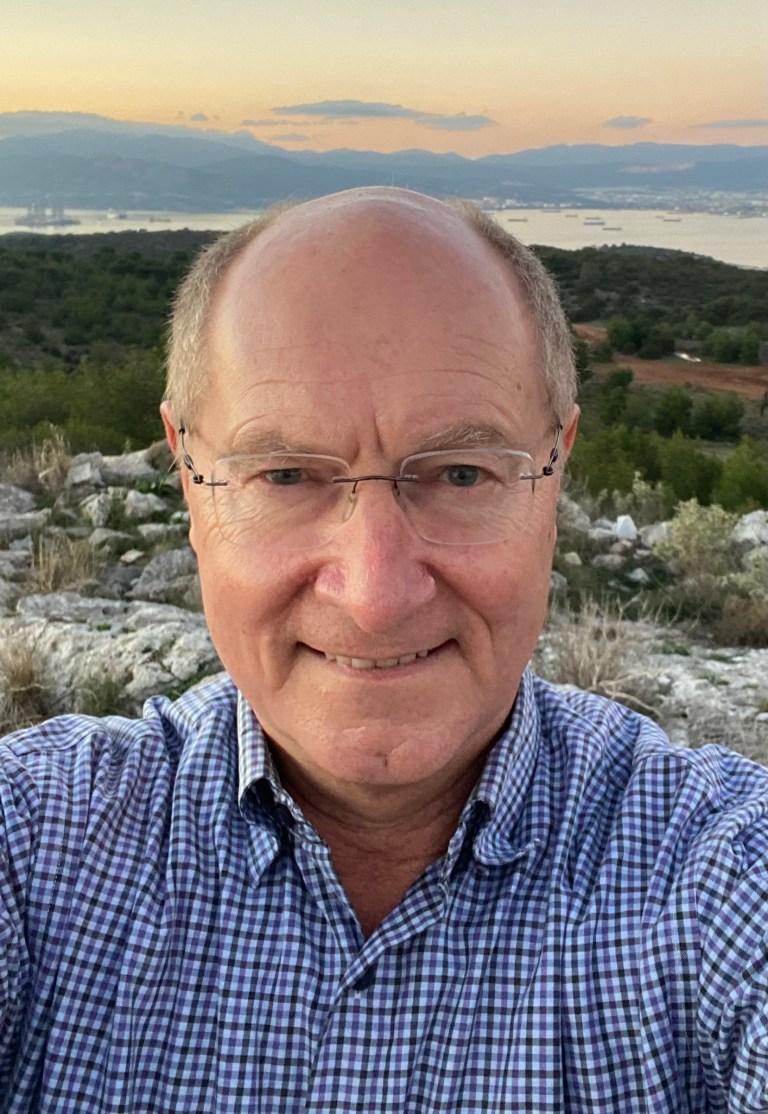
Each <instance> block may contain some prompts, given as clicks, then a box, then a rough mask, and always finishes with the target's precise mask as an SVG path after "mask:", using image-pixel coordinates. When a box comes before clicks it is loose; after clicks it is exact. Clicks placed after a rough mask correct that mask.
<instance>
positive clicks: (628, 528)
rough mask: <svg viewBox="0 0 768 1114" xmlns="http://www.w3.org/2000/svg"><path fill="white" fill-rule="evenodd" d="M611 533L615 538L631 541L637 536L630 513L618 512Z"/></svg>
mask: <svg viewBox="0 0 768 1114" xmlns="http://www.w3.org/2000/svg"><path fill="white" fill-rule="evenodd" d="M613 533H614V536H615V537H617V538H623V539H624V540H625V541H629V542H633V541H634V540H635V538H636V537H637V527H636V526H635V523H634V521H633V519H632V515H631V514H620V515H619V517H618V518H617V519H616V521H615V522H614V524H613Z"/></svg>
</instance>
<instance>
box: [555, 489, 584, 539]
mask: <svg viewBox="0 0 768 1114" xmlns="http://www.w3.org/2000/svg"><path fill="white" fill-rule="evenodd" d="M557 520H558V524H559V527H560V529H561V530H563V531H568V530H571V531H573V532H575V533H578V534H586V532H587V530H589V515H588V514H586V512H585V511H583V510H582V509H581V507H580V506H579V504H578V503H575V502H574V501H573V499H571V498H569V496H567V495H566V494H565V492H562V491H561V492H560V495H559V497H558V500H557Z"/></svg>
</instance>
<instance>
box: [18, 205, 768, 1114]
mask: <svg viewBox="0 0 768 1114" xmlns="http://www.w3.org/2000/svg"><path fill="white" fill-rule="evenodd" d="M169 368H170V371H169V388H168V398H167V400H166V402H165V403H164V405H163V418H164V421H165V425H166V430H167V434H168V440H169V442H170V444H171V447H172V449H173V450H174V452H175V453H176V455H177V458H178V459H179V462H180V465H181V467H182V475H183V479H184V490H185V493H186V496H187V500H188V504H189V511H190V521H191V530H190V538H191V542H192V545H193V547H194V549H195V551H196V553H197V556H198V561H199V567H200V577H201V583H202V590H203V598H204V604H205V611H206V617H207V620H208V623H209V626H210V630H211V634H212V637H213V640H214V643H215V645H216V647H217V650H218V652H219V654H220V656H221V659H222V662H223V663H224V666H225V668H226V670H227V673H228V679H227V680H225V681H220V682H213V683H210V684H208V685H205V686H203V687H202V688H200V689H198V690H196V691H194V692H191V693H189V694H187V695H186V696H185V697H182V699H181V700H179V701H177V702H176V703H174V704H171V703H169V702H168V701H167V700H165V699H158V700H156V701H150V702H149V704H148V706H147V709H146V711H145V717H144V719H143V720H142V721H139V722H132V721H126V720H121V719H117V718H108V719H106V720H103V721H97V720H89V719H87V718H84V717H67V718H64V719H60V720H56V721H52V722H51V723H50V724H47V725H45V726H43V727H41V728H38V729H34V730H31V731H29V732H24V733H19V734H17V735H16V736H12V737H11V738H10V739H9V740H7V742H6V744H5V748H4V755H3V775H2V784H1V785H0V801H1V802H2V806H3V810H4V819H5V833H6V836H5V840H6V843H5V849H4V856H3V858H4V863H5V870H4V873H3V883H2V903H3V904H2V921H1V922H0V924H1V926H2V942H3V950H4V966H3V971H4V981H3V983H2V1006H3V1019H4V1020H3V1028H2V1030H1V1032H2V1048H3V1059H2V1072H3V1075H2V1079H3V1092H2V1093H3V1094H4V1095H5V1106H4V1107H3V1109H4V1110H8V1111H30V1110H35V1111H37V1110H46V1111H47V1110H57V1111H58V1110H76V1111H78V1112H82V1111H99V1112H102V1111H125V1112H128V1111H130V1112H131V1114H139V1112H145V1111H163V1112H165V1111H214V1110H216V1111H238V1112H240V1111H242V1110H243V1109H250V1110H257V1111H265V1112H272V1111H274V1112H278V1111H279V1112H281V1114H282V1112H294V1111H296V1112H298V1111H313V1112H320V1111H323V1112H346V1111H366V1112H382V1114H383V1112H384V1111H391V1112H401V1111H402V1112H406V1111H407V1112H413V1114H416V1112H419V1114H426V1112H432V1111H451V1112H456V1111H471V1112H473V1114H474V1112H482V1111H493V1112H499V1111H515V1112H518V1111H519V1112H523V1111H525V1112H530V1111H536V1112H537V1114H538V1112H561V1111H572V1112H573V1111H579V1112H584V1114H586V1112H590V1114H595V1112H601V1111H605V1112H607V1111H612V1112H621V1114H627V1112H634V1111H637V1112H640V1111H643V1112H647V1111H669V1112H671V1111H682V1110H688V1111H697V1112H698V1111H726V1110H727V1111H730V1112H736V1111H743V1112H746V1111H756V1110H765V1109H768V965H766V939H767V935H766V933H767V930H768V870H767V869H766V865H767V864H766V851H767V849H768V818H767V817H766V811H767V810H768V771H765V770H763V769H761V768H759V767H757V766H754V765H752V764H750V763H748V762H747V761H746V760H743V759H741V758H739V757H737V756H736V755H733V754H731V753H730V752H728V751H725V750H723V749H720V748H704V749H703V750H702V751H699V752H692V751H686V750H680V749H677V748H674V747H672V746H671V745H670V744H669V743H668V742H667V740H666V739H665V738H664V736H663V735H662V734H661V733H660V732H659V730H658V729H657V728H656V727H655V725H654V724H652V723H651V722H650V721H648V720H645V719H643V718H642V717H639V716H637V715H635V714H634V713H632V712H630V711H628V710H627V709H625V708H623V707H621V706H620V705H616V704H611V703H609V702H606V701H603V700H600V699H598V698H596V697H590V696H586V695H583V694H582V695H575V696H574V695H571V696H561V695H559V694H557V693H556V692H555V691H554V690H553V689H551V688H550V687H549V686H547V685H546V684H544V683H543V682H541V681H539V680H537V679H535V678H534V677H532V675H531V674H529V673H528V672H526V664H527V662H528V660H529V657H530V655H531V652H532V650H533V647H534V645H535V642H536V640H537V637H538V635H539V632H540V629H541V626H542V623H543V620H544V614H545V609H546V603H547V592H548V584H549V574H550V566H551V559H552V550H553V545H554V539H555V507H556V500H557V493H558V486H559V476H558V470H559V467H560V465H561V463H562V461H563V460H564V459H565V457H566V456H567V454H568V451H569V450H570V447H571V445H572V443H573V438H574V436H575V432H576V421H577V409H576V407H575V403H574V381H573V368H572V363H571V360H570V356H569V345H568V332H567V326H566V323H565V321H564V319H563V316H562V313H561V312H560V310H559V308H558V306H557V301H556V297H555V295H554V293H553V289H552V287H551V284H550V283H549V281H548V280H547V278H546V276H545V275H544V273H543V271H542V270H541V268H540V267H539V266H538V264H537V263H536V261H535V259H534V258H533V257H532V256H530V255H529V253H527V252H526V251H525V250H524V249H522V248H521V247H520V245H518V244H517V243H516V241H514V240H512V239H511V238H509V237H506V236H505V235H504V234H502V233H501V232H499V231H498V230H497V229H496V228H495V226H494V225H493V224H492V223H491V222H490V221H486V220H485V219H484V218H483V217H482V216H481V215H479V214H477V213H474V212H473V211H470V210H461V209H457V208H454V207H449V206H446V205H443V204H441V203H439V202H437V201H434V200H431V199H428V198H425V197H421V196H419V195H416V194H412V193H408V192H405V191H398V190H384V189H374V190H361V191H354V192H351V193H345V194H339V195H336V196H333V197H328V198H323V199H322V200H319V201H314V202H310V203H308V204H306V205H301V206H298V207H295V208H293V209H289V210H284V211H281V212H279V213H278V214H277V215H275V216H273V217H272V218H271V219H269V220H267V221H265V222H263V223H262V224H257V225H255V226H250V227H248V228H247V229H245V230H243V231H241V232H239V233H235V234H233V235H232V236H231V237H228V238H227V237H225V238H224V239H222V240H221V241H219V242H218V243H217V244H216V245H215V246H214V247H213V248H212V249H211V250H210V252H209V253H208V254H207V255H206V256H204V257H203V258H202V259H201V260H200V261H199V262H198V263H197V264H196V267H195V269H194V270H193V272H192V274H191V276H190V277H189V279H188V280H187V282H186V284H185V286H184V288H183V290H182V292H181V294H180V296H179V300H178V305H177V310H176V316H175V324H174V340H173V345H172V351H171V358H170V365H169Z"/></svg>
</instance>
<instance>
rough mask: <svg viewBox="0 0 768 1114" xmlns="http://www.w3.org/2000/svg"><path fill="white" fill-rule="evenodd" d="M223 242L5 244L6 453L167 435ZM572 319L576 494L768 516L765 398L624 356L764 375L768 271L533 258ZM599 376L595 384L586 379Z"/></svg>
mask: <svg viewBox="0 0 768 1114" xmlns="http://www.w3.org/2000/svg"><path fill="white" fill-rule="evenodd" d="M213 235H214V234H213V233H192V232H180V233H179V232H158V233H136V232H122V233H109V234H102V235H89V236H77V235H75V236H36V235H30V234H23V235H15V234H14V235H10V236H6V237H4V238H2V240H0V413H1V414H2V421H1V424H0V450H5V451H6V452H13V451H16V450H20V449H24V448H28V447H30V446H31V445H32V444H34V443H38V444H39V443H41V442H42V441H43V440H44V439H45V438H46V437H49V436H50V435H51V433H52V431H53V430H54V429H55V430H59V431H61V432H62V433H63V435H64V436H65V438H66V440H67V442H68V444H69V445H70V447H71V449H72V450H73V451H75V452H80V451H88V450H92V449H98V450H101V451H103V452H120V451H122V450H123V449H125V448H126V447H127V448H137V447H141V446H143V445H147V444H149V443H151V442H152V441H154V440H156V439H158V438H159V437H160V436H161V427H160V421H159V418H158V416H157V406H158V403H159V400H160V398H161V395H162V389H163V341H164V334H165V329H166V323H167V319H168V314H169V307H170V302H171V298H172V296H173V292H174V290H175V289H176V286H177V285H178V282H179V280H180V278H181V276H182V275H183V274H184V272H185V271H186V269H187V268H188V266H189V263H190V261H191V259H192V258H193V255H194V253H195V252H196V251H197V250H199V249H200V247H201V246H203V245H204V244H205V243H206V242H208V241H210V239H211V238H212V237H213ZM536 250H537V251H538V252H539V254H540V256H541V258H542V259H543V261H544V262H545V264H546V265H547V266H548V267H549V269H550V270H551V271H552V273H553V274H554V275H555V276H556V278H557V281H558V283H559V285H560V288H561V291H562V296H563V299H564V302H565V305H566V307H567V309H568V311H569V313H570V315H571V318H572V320H574V321H583V320H590V321H599V322H601V323H602V324H603V325H605V326H606V333H605V339H604V340H602V341H601V342H600V343H598V344H595V345H592V346H590V345H589V344H587V343H586V342H584V341H577V342H576V351H577V358H578V365H579V371H580V375H581V379H582V384H581V397H580V402H581V405H582V410H583V418H582V433H581V437H580V438H579V440H578V442H577V447H576V450H575V452H574V456H573V460H572V472H573V476H574V478H575V481H576V482H577V483H579V484H581V485H582V487H583V488H584V490H585V491H586V492H588V493H589V494H590V495H591V496H592V497H593V498H599V497H601V496H604V497H605V498H611V497H612V493H614V492H617V493H619V494H623V495H626V494H627V493H629V492H630V491H631V490H632V488H633V485H634V484H636V482H637V481H638V479H639V480H640V481H642V482H644V483H646V484H648V485H650V488H651V490H652V491H654V493H655V497H656V498H657V501H658V502H659V505H660V506H661V507H663V508H665V509H667V510H669V509H671V508H672V507H673V506H674V504H675V502H676V501H677V500H685V499H690V498H696V499H697V500H698V501H699V502H700V503H701V504H703V505H707V504H709V503H712V502H718V503H720V504H722V505H723V506H724V507H726V509H728V510H732V511H735V512H738V513H745V512H746V511H748V510H751V509H755V508H762V507H768V413H767V412H766V411H767V410H768V399H764V400H762V401H760V400H745V399H742V398H740V397H739V396H737V395H735V394H727V393H723V392H710V393H705V392H701V391H698V392H697V391H694V390H691V389H690V388H688V387H687V386H686V380H685V373H686V367H685V365H683V364H681V368H680V383H679V384H673V385H671V386H669V387H667V388H666V389H664V390H659V389H650V388H643V387H640V386H639V385H638V384H637V383H636V382H635V381H634V378H633V374H632V371H631V370H629V369H627V368H624V367H622V366H621V357H622V355H625V354H630V353H631V354H632V355H633V356H635V357H638V356H639V357H640V358H643V359H653V358H657V357H659V356H663V355H666V354H668V353H669V352H670V351H671V349H672V348H673V347H674V343H675V339H676V338H679V337H685V338H687V339H688V340H690V342H691V343H692V344H694V345H699V346H700V349H701V350H702V351H704V352H709V353H710V354H715V355H717V357H718V358H719V359H720V360H721V361H722V362H723V363H724V364H725V363H727V362H728V361H730V360H733V361H741V362H742V363H743V362H752V363H754V362H755V361H756V360H757V358H758V352H759V348H760V345H761V344H762V343H763V342H764V341H766V340H768V273H767V272H762V271H750V270H744V269H741V268H737V267H732V266H729V265H727V264H724V263H718V262H715V261H713V260H708V259H703V258H699V257H695V256H690V255H686V254H683V253H680V252H668V251H659V250H655V249H636V248H618V249H594V248H589V249H582V250H579V251H564V250H560V249H555V248H538V249H536ZM593 365H594V366H598V365H599V367H600V369H601V374H600V375H599V376H594V375H593V373H592V369H593Z"/></svg>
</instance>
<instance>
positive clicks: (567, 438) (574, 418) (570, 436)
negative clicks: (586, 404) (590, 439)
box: [561, 406, 581, 464]
mask: <svg viewBox="0 0 768 1114" xmlns="http://www.w3.org/2000/svg"><path fill="white" fill-rule="evenodd" d="M580 414H581V410H580V409H579V407H578V406H574V408H573V410H572V411H571V416H570V417H569V419H568V421H567V423H566V425H565V428H564V430H563V440H562V446H563V448H562V453H561V457H562V461H563V464H564V463H565V462H566V460H567V459H568V457H569V456H570V455H571V449H572V448H573V442H574V441H575V440H576V430H577V429H578V427H579V415H580Z"/></svg>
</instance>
